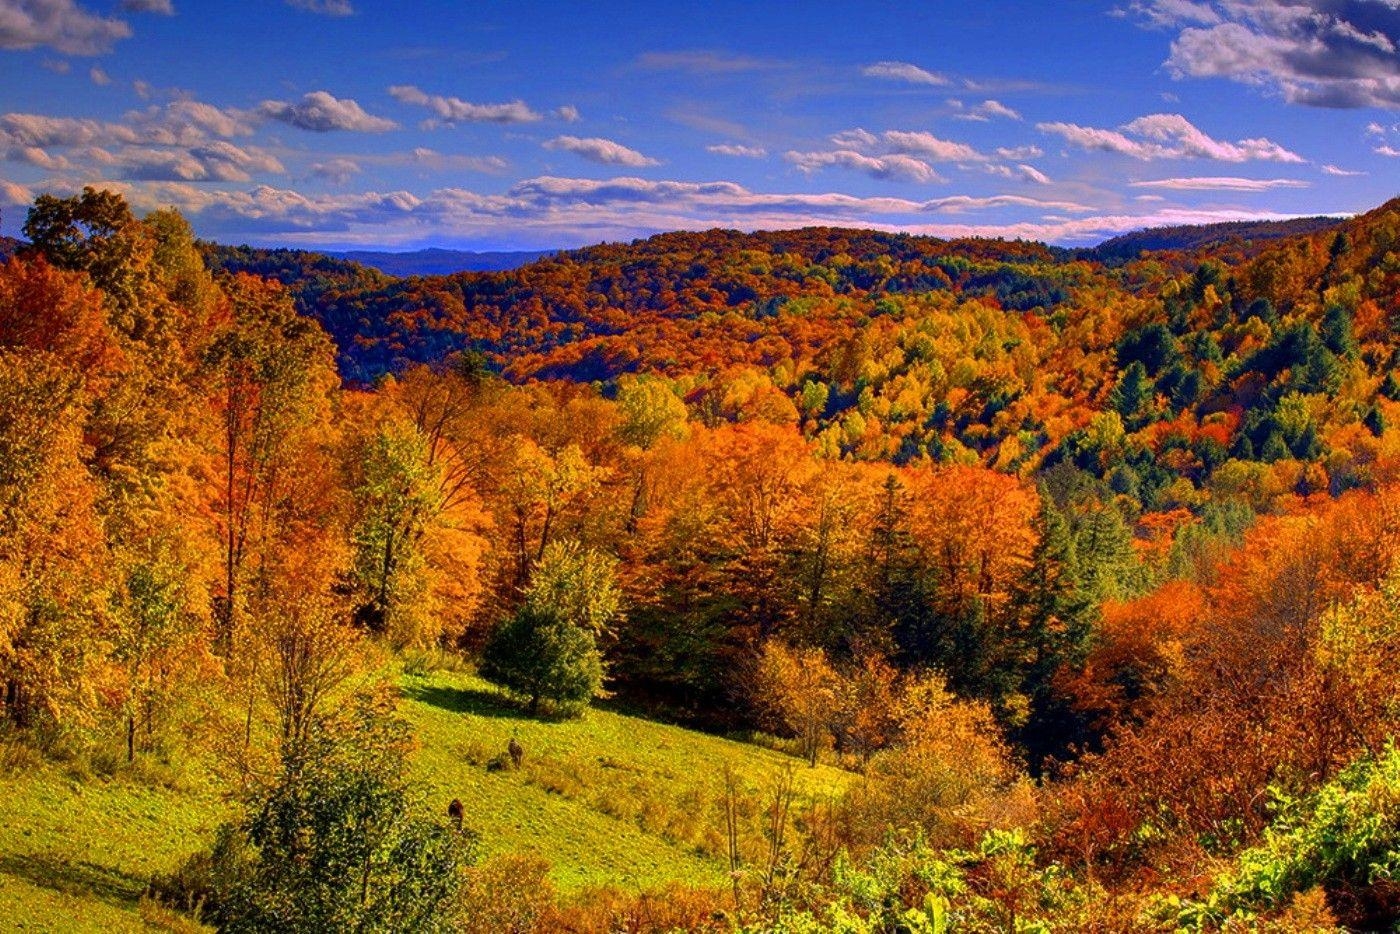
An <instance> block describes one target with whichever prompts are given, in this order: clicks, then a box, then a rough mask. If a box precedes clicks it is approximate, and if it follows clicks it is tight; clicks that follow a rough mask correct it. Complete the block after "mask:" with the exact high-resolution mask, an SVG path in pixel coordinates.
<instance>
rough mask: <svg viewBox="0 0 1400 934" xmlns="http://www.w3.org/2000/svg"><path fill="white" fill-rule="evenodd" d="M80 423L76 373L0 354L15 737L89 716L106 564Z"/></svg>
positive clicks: (1, 640)
mask: <svg viewBox="0 0 1400 934" xmlns="http://www.w3.org/2000/svg"><path fill="white" fill-rule="evenodd" d="M83 414H84V408H83V405H82V400H81V379H80V377H79V376H78V375H77V374H76V373H73V372H72V371H71V370H69V369H68V368H67V367H65V366H63V365H62V364H61V363H60V362H58V361H57V360H56V359H55V358H54V357H53V356H52V355H50V354H46V353H42V352H32V351H31V352H24V353H15V352H13V351H9V350H0V687H3V690H4V696H3V701H0V702H3V704H4V715H5V717H6V718H7V719H8V720H9V721H10V722H11V723H12V724H14V725H15V726H19V727H29V726H35V725H39V724H40V723H41V722H43V723H47V724H63V723H65V722H66V721H69V720H73V719H78V718H79V717H80V715H82V714H84V713H87V712H90V711H91V710H92V709H93V707H94V706H95V697H94V684H93V680H92V670H93V667H94V665H95V663H96V662H97V661H98V660H99V658H100V639H101V637H102V636H103V635H104V633H103V632H102V626H101V624H102V622H103V620H104V615H103V613H102V612H101V607H102V604H103V603H104V602H105V587H106V581H105V579H104V572H105V570H106V568H105V564H106V555H105V549H104V547H103V542H102V535H101V529H100V525H99V522H100V520H99V517H98V515H97V511H96V497H97V490H96V488H95V486H96V485H95V484H94V483H93V482H92V479H91V477H90V476H89V474H88V472H87V470H86V469H85V468H84V465H83V463H82V461H81V458H80V452H81V449H82V439H81V426H82V424H83Z"/></svg>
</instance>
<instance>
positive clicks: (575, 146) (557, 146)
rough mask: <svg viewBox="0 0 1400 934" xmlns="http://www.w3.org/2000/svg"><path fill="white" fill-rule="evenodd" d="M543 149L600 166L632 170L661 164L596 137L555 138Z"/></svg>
mask: <svg viewBox="0 0 1400 934" xmlns="http://www.w3.org/2000/svg"><path fill="white" fill-rule="evenodd" d="M544 148H545V149H554V150H560V151H562V152H571V153H573V154H574V155H576V156H580V157H582V158H584V159H587V160H588V161H589V162H598V163H601V164H602V165H625V166H630V167H632V168H641V167H642V166H648V165H660V164H661V163H660V162H658V161H657V160H655V159H652V158H651V157H649V156H644V155H642V154H641V153H640V152H637V150H635V149H629V148H628V147H626V146H624V145H622V144H621V143H615V142H613V141H612V140H610V139H601V138H599V137H596V136H591V137H583V138H581V137H578V136H556V137H554V139H552V140H549V141H548V142H546V143H545V144H544Z"/></svg>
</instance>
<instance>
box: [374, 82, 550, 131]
mask: <svg viewBox="0 0 1400 934" xmlns="http://www.w3.org/2000/svg"><path fill="white" fill-rule="evenodd" d="M389 94H390V96H392V97H393V98H394V100H396V101H399V102H400V103H404V104H410V105H413V106H415V107H426V108H427V109H428V110H430V111H432V112H433V113H434V114H436V115H437V118H438V120H440V121H442V122H443V123H447V124H453V123H534V122H535V121H537V120H541V119H543V118H542V117H541V116H540V115H539V114H538V113H536V112H535V111H533V110H531V109H530V107H529V106H528V105H527V104H526V103H525V102H524V101H518V100H517V101H509V102H507V103H504V104H473V103H471V102H470V101H464V100H462V99H461V98H460V97H443V96H441V95H438V94H428V93H426V92H424V91H422V90H420V89H418V88H417V87H415V86H413V85H411V84H397V85H394V86H393V87H391V88H389ZM431 125H435V124H431V123H430V126H431Z"/></svg>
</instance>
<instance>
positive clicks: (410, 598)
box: [351, 422, 439, 645]
mask: <svg viewBox="0 0 1400 934" xmlns="http://www.w3.org/2000/svg"><path fill="white" fill-rule="evenodd" d="M361 460H362V464H361V469H362V471H363V473H362V475H361V477H360V480H359V483H358V484H357V485H356V487H355V490H354V499H355V506H356V512H357V513H358V516H357V519H356V522H355V525H354V527H353V529H352V530H351V538H352V541H353V543H354V548H355V559H354V569H355V570H354V573H355V580H356V583H357V584H358V585H359V589H360V592H361V594H362V597H361V599H362V601H363V602H362V603H361V605H360V607H359V608H358V609H357V611H356V616H357V617H358V618H359V619H360V620H361V622H363V623H365V624H366V625H367V626H368V627H369V628H370V629H372V630H374V631H376V632H384V633H388V634H389V635H390V638H391V641H393V642H394V643H395V644H398V645H406V644H410V643H413V642H418V641H421V635H422V633H424V632H425V630H426V629H427V626H426V624H425V620H427V619H429V618H431V615H432V613H433V609H434V608H433V607H432V606H431V604H430V603H428V596H429V594H428V581H427V568H426V563H425V560H424V554H423V537H424V535H425V533H426V532H427V526H428V523H429V522H430V521H431V520H433V519H435V518H436V517H437V514H438V504H437V502H436V499H437V495H438V492H439V485H438V478H437V476H436V473H437V472H436V471H435V470H434V469H433V468H432V466H431V465H430V464H429V462H428V444H427V440H426V439H425V438H424V437H423V435H422V434H421V432H419V431H418V429H417V428H415V427H414V426H413V425H412V424H409V423H406V422H389V423H387V424H383V425H381V426H379V427H378V428H377V429H376V430H375V431H374V434H373V436H372V437H371V438H370V439H369V442H368V443H367V444H366V446H365V450H364V453H363V454H362V455H361Z"/></svg>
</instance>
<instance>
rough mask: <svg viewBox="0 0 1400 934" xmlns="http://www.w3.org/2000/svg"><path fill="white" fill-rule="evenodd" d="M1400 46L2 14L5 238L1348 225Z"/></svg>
mask: <svg viewBox="0 0 1400 934" xmlns="http://www.w3.org/2000/svg"><path fill="white" fill-rule="evenodd" d="M1397 47H1400V0H1061V2H1044V3H1042V2H1028V0H1018V2H1013V0H982V2H967V0H959V2H943V0H920V2H893V0H871V2H824V0H802V2H797V0H743V2H731V0H710V2H707V3H704V4H699V3H693V2H690V3H680V2H667V0H651V2H637V3H627V2H611V0H593V2H591V3H579V2H557V3H556V2H532V0H509V2H496V0H472V2H447V0H441V2H437V0H421V2H415V0H397V2H389V0H241V2H228V0H217V2H201V0H106V2H99V0H0V231H3V232H4V233H7V234H11V235H15V234H17V233H18V231H19V228H20V226H21V225H22V223H23V219H24V212H25V207H26V205H28V204H29V203H31V202H32V200H33V198H34V196H35V195H36V194H39V193H43V192H53V193H55V194H60V195H68V194H72V193H74V192H77V191H80V190H81V189H82V187H83V186H84V185H96V186H98V187H106V188H110V189H113V190H117V191H120V192H122V193H123V194H124V195H125V196H126V197H127V199H128V200H129V201H131V202H132V204H133V205H135V206H136V207H137V208H138V209H139V210H143V211H144V210H151V209H155V208H162V207H175V208H178V209H179V210H180V211H181V212H183V213H184V214H185V216H186V217H187V218H189V220H190V222H191V224H192V225H193V226H194V228H195V230H196V232H197V233H198V234H199V235H201V236H203V237H206V238H210V239H215V240H219V241H221V242H226V243H251V244H255V245H262V246H296V247H306V248H324V249H340V248H387V249H396V250H398V249H414V248H419V247H425V246H440V247H451V248H461V249H475V250H488V249H503V250H510V249H546V248H567V247H575V246H582V245H585V244H590V243H597V242H601V241H618V240H624V241H625V240H631V239H633V238H636V237H644V236H647V235H649V234H652V233H655V232H658V231H662V230H675V229H706V228H711V227H728V228H739V229H743V230H754V229H775V228H788V227H802V226H809V225H835V226H848V227H870V228H879V229H888V230H902V231H909V232H912V233H921V234H930V235H935V236H969V235H985V236H1001V237H1022V238H1028V239H1036V240H1044V241H1047V242H1052V243H1059V244H1066V245H1075V244H1086V243H1095V242H1098V241H1100V240H1103V239H1105V238H1107V237H1110V236H1113V235H1115V234H1117V233H1121V232H1124V231H1127V230H1132V229H1137V228H1142V227H1148V226H1160V225H1164V224H1179V223H1209V222H1214V221H1221V220H1238V219H1244V218H1254V217H1264V218H1281V217H1290V216H1299V215H1314V214H1353V213H1358V212H1361V211H1366V210H1369V209H1371V208H1373V207H1376V206H1378V205H1379V204H1381V203H1383V202H1384V201H1386V200H1388V199H1389V198H1391V197H1393V196H1395V195H1397V194H1400V185H1397V180H1400V51H1397Z"/></svg>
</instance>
